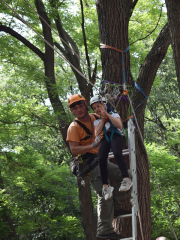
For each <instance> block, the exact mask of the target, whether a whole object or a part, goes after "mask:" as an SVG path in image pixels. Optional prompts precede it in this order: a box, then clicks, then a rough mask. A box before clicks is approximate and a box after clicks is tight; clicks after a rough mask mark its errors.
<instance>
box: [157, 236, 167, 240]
mask: <svg viewBox="0 0 180 240" xmlns="http://www.w3.org/2000/svg"><path fill="white" fill-rule="evenodd" d="M156 240H167V239H166V238H165V237H163V236H162V237H158V238H156Z"/></svg>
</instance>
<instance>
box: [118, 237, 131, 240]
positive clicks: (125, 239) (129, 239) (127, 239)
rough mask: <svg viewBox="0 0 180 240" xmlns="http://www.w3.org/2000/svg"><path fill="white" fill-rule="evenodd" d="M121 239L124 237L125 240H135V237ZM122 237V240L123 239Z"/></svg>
mask: <svg viewBox="0 0 180 240" xmlns="http://www.w3.org/2000/svg"><path fill="white" fill-rule="evenodd" d="M121 239H123V240H133V237H130V238H121ZM121 239H120V240H121Z"/></svg>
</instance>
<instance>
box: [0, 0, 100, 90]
mask: <svg viewBox="0 0 180 240" xmlns="http://www.w3.org/2000/svg"><path fill="white" fill-rule="evenodd" d="M1 1H2V2H3V3H4V4H5V5H6V6H7V7H8V8H9V9H10V10H11V11H12V12H13V13H15V14H16V15H17V16H18V18H19V19H21V21H22V22H23V23H24V24H26V25H27V26H28V27H29V28H31V29H32V30H33V31H34V32H35V33H36V34H37V35H38V36H39V37H40V38H41V39H42V40H43V41H44V42H45V43H46V44H48V46H50V47H51V48H52V49H53V50H54V51H55V52H56V53H57V54H59V56H60V57H61V58H62V59H63V60H65V61H66V62H67V63H68V64H69V65H70V66H71V67H72V68H73V69H74V70H75V71H76V72H78V73H79V75H81V76H82V77H83V78H84V79H85V80H86V81H87V82H88V83H90V84H91V85H92V86H93V87H94V88H96V90H98V89H97V87H95V86H94V84H93V83H92V82H91V81H89V80H88V79H87V78H86V77H85V76H84V75H83V74H82V73H81V72H80V71H79V70H78V69H77V68H76V67H74V65H73V64H71V63H70V62H69V61H68V60H67V59H66V58H65V57H64V56H63V55H62V54H61V53H59V52H58V51H57V50H56V49H55V48H54V47H53V46H52V45H51V44H50V43H49V42H48V41H47V40H46V39H44V38H43V37H42V36H41V35H40V34H39V33H38V32H37V31H36V30H35V29H34V28H33V27H31V25H29V24H28V23H27V22H26V21H25V20H24V19H23V18H22V17H20V15H19V14H18V13H17V12H16V11H15V10H14V9H13V8H11V7H10V6H9V5H8V4H7V3H6V2H5V1H4V0H1Z"/></svg>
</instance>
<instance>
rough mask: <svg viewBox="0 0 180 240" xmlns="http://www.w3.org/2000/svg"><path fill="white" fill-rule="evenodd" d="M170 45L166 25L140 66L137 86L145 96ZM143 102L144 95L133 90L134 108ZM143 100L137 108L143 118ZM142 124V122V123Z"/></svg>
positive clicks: (144, 105)
mask: <svg viewBox="0 0 180 240" xmlns="http://www.w3.org/2000/svg"><path fill="white" fill-rule="evenodd" d="M170 43H171V38H170V33H169V27H168V24H166V25H165V26H164V28H163V29H162V30H161V32H160V34H159V36H158V38H157V39H156V41H155V42H154V44H153V46H152V49H151V50H150V52H149V54H148V55H147V57H146V59H145V61H144V63H143V64H142V66H141V69H140V72H139V76H138V79H137V84H138V85H139V86H140V87H141V89H142V90H143V92H144V93H145V95H146V96H149V94H150V91H151V87H152V85H153V82H154V79H155V76H156V73H157V70H158V68H159V66H160V64H161V62H162V60H163V59H164V57H165V55H166V52H167V49H168V47H169V45H170ZM143 100H144V95H143V94H142V93H141V92H140V91H139V90H138V89H137V88H134V92H133V102H134V108H135V107H137V106H138V105H139V104H140V103H141V102H142V101H143ZM146 102H147V100H145V101H144V102H143V104H141V105H140V107H138V109H137V112H138V114H142V117H143V116H144V109H145V107H146ZM142 122H143V121H142Z"/></svg>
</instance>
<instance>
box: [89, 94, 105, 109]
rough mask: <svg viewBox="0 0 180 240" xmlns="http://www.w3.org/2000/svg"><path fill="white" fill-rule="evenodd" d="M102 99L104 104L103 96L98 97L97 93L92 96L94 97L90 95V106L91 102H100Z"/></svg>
mask: <svg viewBox="0 0 180 240" xmlns="http://www.w3.org/2000/svg"><path fill="white" fill-rule="evenodd" d="M102 101H103V102H104V103H105V104H106V99H105V97H102V98H100V97H99V96H98V95H96V96H94V97H92V98H91V99H90V106H91V107H92V104H93V103H96V102H100V103H101V102H102Z"/></svg>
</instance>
